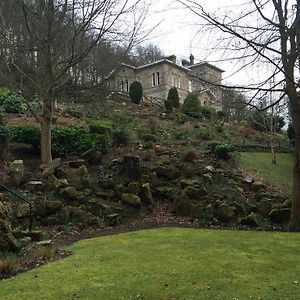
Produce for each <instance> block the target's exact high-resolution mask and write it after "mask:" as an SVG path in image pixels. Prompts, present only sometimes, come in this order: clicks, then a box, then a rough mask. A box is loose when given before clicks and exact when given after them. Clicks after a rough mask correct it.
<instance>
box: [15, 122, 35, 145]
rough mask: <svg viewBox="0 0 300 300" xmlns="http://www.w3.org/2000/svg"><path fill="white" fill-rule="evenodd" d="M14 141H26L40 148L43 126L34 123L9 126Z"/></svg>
mask: <svg viewBox="0 0 300 300" xmlns="http://www.w3.org/2000/svg"><path fill="white" fill-rule="evenodd" d="M9 134H10V139H11V141H12V142H16V143H24V144H26V145H30V146H32V147H33V148H40V143H41V128H40V127H38V126H36V125H33V124H24V125H14V126H11V127H9Z"/></svg>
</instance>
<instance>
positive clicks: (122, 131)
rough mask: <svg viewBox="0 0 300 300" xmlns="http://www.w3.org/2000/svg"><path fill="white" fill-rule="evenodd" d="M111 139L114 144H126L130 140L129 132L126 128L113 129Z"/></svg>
mask: <svg viewBox="0 0 300 300" xmlns="http://www.w3.org/2000/svg"><path fill="white" fill-rule="evenodd" d="M112 140H113V144H114V145H115V146H126V145H128V144H129V142H130V134H129V132H128V130H127V129H126V128H117V129H113V130H112Z"/></svg>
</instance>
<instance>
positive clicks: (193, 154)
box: [182, 150, 197, 162]
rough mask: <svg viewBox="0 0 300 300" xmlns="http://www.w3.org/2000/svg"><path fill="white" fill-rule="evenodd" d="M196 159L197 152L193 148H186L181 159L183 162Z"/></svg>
mask: <svg viewBox="0 0 300 300" xmlns="http://www.w3.org/2000/svg"><path fill="white" fill-rule="evenodd" d="M196 159H197V154H196V152H195V151H194V150H188V151H186V152H185V153H184V154H183V157H182V160H183V161H184V162H194V161H195V160H196Z"/></svg>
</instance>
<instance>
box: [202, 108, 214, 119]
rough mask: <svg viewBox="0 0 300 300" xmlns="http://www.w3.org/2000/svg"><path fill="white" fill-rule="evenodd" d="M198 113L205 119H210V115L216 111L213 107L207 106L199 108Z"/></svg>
mask: <svg viewBox="0 0 300 300" xmlns="http://www.w3.org/2000/svg"><path fill="white" fill-rule="evenodd" d="M200 111H201V114H202V115H203V116H204V118H206V119H210V118H211V116H212V114H214V113H215V112H216V110H215V109H214V108H213V107H209V106H201V107H200Z"/></svg>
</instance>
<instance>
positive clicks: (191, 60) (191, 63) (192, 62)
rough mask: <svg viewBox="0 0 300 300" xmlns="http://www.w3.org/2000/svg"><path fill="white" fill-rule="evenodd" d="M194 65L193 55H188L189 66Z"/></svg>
mask: <svg viewBox="0 0 300 300" xmlns="http://www.w3.org/2000/svg"><path fill="white" fill-rule="evenodd" d="M194 63H195V57H194V55H193V54H191V55H190V65H193V64H194Z"/></svg>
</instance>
